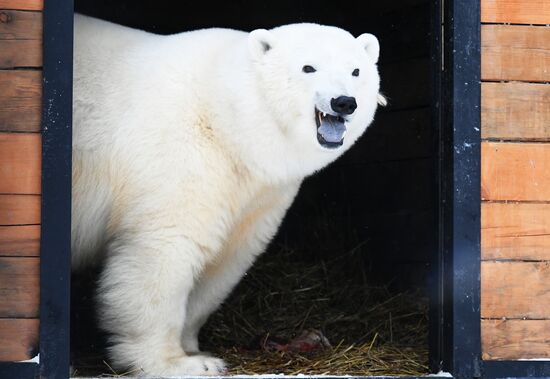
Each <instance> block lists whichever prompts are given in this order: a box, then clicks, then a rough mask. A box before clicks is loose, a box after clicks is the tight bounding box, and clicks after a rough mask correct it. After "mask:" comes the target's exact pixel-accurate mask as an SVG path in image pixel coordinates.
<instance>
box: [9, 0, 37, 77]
mask: <svg viewBox="0 0 550 379" xmlns="http://www.w3.org/2000/svg"><path fill="white" fill-rule="evenodd" d="M0 1H1V0H0ZM41 66H42V13H37V12H21V11H10V10H1V8H0V69H7V68H17V67H41Z"/></svg>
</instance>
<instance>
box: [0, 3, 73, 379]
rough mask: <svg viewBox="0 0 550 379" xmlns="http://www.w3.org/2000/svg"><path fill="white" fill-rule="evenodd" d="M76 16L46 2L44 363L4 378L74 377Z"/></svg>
mask: <svg viewBox="0 0 550 379" xmlns="http://www.w3.org/2000/svg"><path fill="white" fill-rule="evenodd" d="M73 13H74V12H73V1H72V0H45V1H44V12H43V33H44V34H43V35H44V38H43V87H42V88H43V95H42V220H41V224H42V226H41V237H40V330H39V333H40V340H39V352H40V359H39V363H34V362H10V363H1V364H0V377H1V378H9V379H11V378H13V379H16V378H17V379H27V378H37V377H40V378H47V379H49V378H52V379H53V378H68V377H69V321H70V318H69V315H70V304H69V294H70V279H71V277H70V256H71V251H70V244H71V148H72V90H73V89H72V85H73V67H72V66H73Z"/></svg>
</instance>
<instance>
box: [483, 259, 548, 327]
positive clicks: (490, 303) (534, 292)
mask: <svg viewBox="0 0 550 379" xmlns="http://www.w3.org/2000/svg"><path fill="white" fill-rule="evenodd" d="M481 317H482V318H503V317H505V318H516V319H550V262H548V261H546V262H494V261H492V262H487V261H484V262H481Z"/></svg>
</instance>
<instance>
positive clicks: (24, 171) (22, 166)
mask: <svg viewBox="0 0 550 379" xmlns="http://www.w3.org/2000/svg"><path fill="white" fill-rule="evenodd" d="M41 162H42V136H41V135H40V134H37V133H0V194H12V193H13V194H40V192H41V188H40V182H41V167H42V166H41V165H42V163H41Z"/></svg>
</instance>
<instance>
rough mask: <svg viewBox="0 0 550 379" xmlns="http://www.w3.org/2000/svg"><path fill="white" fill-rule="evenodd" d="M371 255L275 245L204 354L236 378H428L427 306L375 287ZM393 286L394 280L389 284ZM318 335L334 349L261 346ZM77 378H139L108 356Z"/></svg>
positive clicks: (212, 331) (87, 361)
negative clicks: (219, 360)
mask: <svg viewBox="0 0 550 379" xmlns="http://www.w3.org/2000/svg"><path fill="white" fill-rule="evenodd" d="M367 254H368V252H367V251H365V249H363V247H362V245H360V244H359V245H358V246H357V247H356V248H354V249H352V250H351V251H349V252H347V253H344V254H340V255H336V256H335V255H334V254H332V257H331V255H330V254H325V252H323V253H322V254H319V256H316V255H315V254H314V252H311V251H308V252H307V254H304V252H300V251H292V250H291V249H289V248H285V247H281V246H272V247H271V248H270V251H269V252H268V253H266V254H264V255H263V256H262V257H260V259H259V260H258V261H257V262H256V263H255V264H254V266H253V267H252V268H251V269H250V270H249V272H248V273H247V274H246V275H245V277H244V279H243V280H242V282H241V283H240V284H239V285H238V286H237V288H236V289H235V290H234V291H233V294H232V295H231V296H230V297H229V298H228V299H227V301H226V302H225V303H224V304H223V305H222V307H221V308H220V309H219V310H218V311H217V312H215V313H214V314H213V315H212V316H211V317H210V319H209V321H208V323H207V324H206V325H205V327H204V328H203V330H202V332H201V336H200V341H201V349H202V350H204V351H209V352H211V353H213V354H214V355H216V356H218V357H221V358H223V359H224V360H225V361H226V362H227V363H228V366H229V375H238V374H249V375H253V374H287V375H296V374H317V375H320V374H325V375H354V376H370V375H379V376H394V375H395V376H398V375H406V376H421V375H424V374H426V373H427V372H428V367H427V364H428V348H427V300H426V299H425V298H423V297H422V296H421V294H420V293H419V292H418V291H409V292H406V293H394V292H391V291H390V290H388V288H387V287H385V286H373V285H372V284H371V283H370V281H369V274H368V267H369V264H368V256H367ZM388 280H389V278H388ZM311 329H316V330H318V331H320V332H321V333H322V334H323V335H324V336H325V337H326V338H327V339H328V340H329V342H330V344H331V346H332V347H329V348H324V349H319V350H315V351H310V352H301V353H296V352H288V351H286V352H281V351H266V349H263V348H262V343H261V341H262V340H265V339H266V338H277V339H279V340H291V339H292V338H294V337H296V336H298V335H300V334H301V333H302V332H303V331H304V330H311ZM73 364H74V367H75V369H76V370H77V371H76V373H75V374H76V375H75V376H82V375H94V376H100V377H101V376H103V377H117V376H134V375H136V373H135V372H119V371H115V370H113V369H112V368H111V367H110V366H109V365H108V363H107V359H106V357H105V356H104V355H94V356H92V355H87V356H84V357H80V358H79V359H78V360H76V361H74V362H73Z"/></svg>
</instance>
